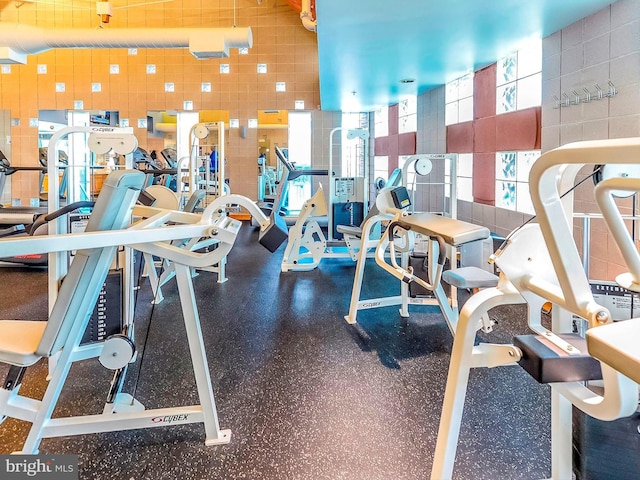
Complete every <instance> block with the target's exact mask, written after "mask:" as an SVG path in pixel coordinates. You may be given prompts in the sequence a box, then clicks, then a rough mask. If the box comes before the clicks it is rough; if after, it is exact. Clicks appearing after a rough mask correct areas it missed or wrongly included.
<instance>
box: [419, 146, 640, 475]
mask: <svg viewBox="0 0 640 480" xmlns="http://www.w3.org/2000/svg"><path fill="white" fill-rule="evenodd" d="M638 158H640V138H632V139H615V140H599V141H590V142H578V143H573V144H568V145H565V146H563V147H560V148H557V149H555V150H552V151H549V152H547V153H545V154H543V155H542V156H541V157H540V158H539V159H538V160H537V161H536V162H535V163H534V165H533V167H532V169H531V173H530V176H529V187H530V192H531V198H532V201H533V205H534V208H535V212H536V215H537V220H538V223H537V224H533V223H529V224H527V225H524V226H522V227H521V228H519V229H516V230H515V231H514V232H512V234H511V235H510V236H509V237H508V238H507V241H506V242H505V245H504V247H503V248H501V249H500V250H498V251H497V252H496V253H495V255H494V261H495V264H496V265H497V266H498V267H499V268H500V272H501V273H500V280H499V282H498V285H497V286H496V287H493V288H487V289H484V290H481V291H480V292H478V293H476V294H475V295H473V296H472V297H471V298H470V299H469V300H468V301H467V302H466V303H465V305H464V306H463V308H462V310H461V312H460V317H459V320H458V324H457V327H456V329H455V337H454V343H453V350H452V353H451V363H450V366H449V373H448V377H447V386H446V391H445V396H444V401H443V407H442V414H441V417H440V428H439V430H438V438H437V443H436V450H435V458H434V463H433V469H432V471H431V478H432V479H433V480H440V479H449V478H451V477H452V474H453V469H454V462H455V456H456V450H457V444H458V437H459V433H460V426H461V421H462V416H463V409H464V404H465V398H466V395H467V386H468V380H469V374H470V370H471V369H472V368H480V367H496V366H503V365H513V364H514V363H515V362H518V363H519V364H520V365H521V366H523V367H524V368H525V370H527V372H529V373H530V374H532V375H533V376H534V378H536V380H538V381H539V382H541V383H549V384H550V387H551V444H552V448H551V478H552V479H553V480H564V479H567V478H571V477H572V429H571V419H572V409H573V407H576V408H578V409H579V410H581V411H582V412H584V413H585V414H587V415H589V416H592V417H594V418H596V419H599V420H605V421H609V420H614V419H617V418H622V417H625V416H629V415H631V414H633V413H634V412H635V411H636V410H637V408H638V382H640V374H639V372H640V348H639V347H638V345H640V343H639V342H638V339H640V319H638V318H634V319H631V320H625V321H620V322H617V323H614V322H613V321H612V317H611V313H610V312H609V310H608V309H607V308H605V307H603V306H602V305H600V304H599V303H598V302H596V300H595V298H594V296H593V294H592V290H591V287H590V285H589V280H588V278H587V275H586V273H585V271H584V269H583V266H582V262H581V260H580V256H579V253H578V249H577V247H576V244H575V242H574V240H573V194H572V193H571V192H572V189H573V188H574V183H575V177H576V174H577V173H578V172H579V171H580V169H581V168H582V167H583V166H584V165H585V164H591V165H609V164H615V165H621V166H623V167H624V166H633V165H634V164H637V162H638ZM615 191H627V192H638V191H640V179H639V178H634V177H633V176H627V175H616V176H612V177H610V178H606V179H603V180H602V181H601V182H600V183H599V184H598V185H597V186H596V187H595V198H596V202H597V204H598V206H599V208H600V211H601V213H602V215H603V218H604V219H605V222H606V224H607V227H608V230H609V232H610V234H611V236H610V238H612V239H613V240H614V241H615V243H616V244H617V245H618V247H619V249H620V251H621V253H622V257H623V259H624V262H625V263H626V266H627V268H628V269H629V273H625V274H622V275H619V276H618V277H617V278H616V282H617V283H618V284H619V285H620V286H621V287H623V288H625V289H628V290H630V291H632V292H640V256H639V255H638V251H637V249H636V246H635V245H634V242H633V240H632V237H631V235H630V234H629V231H628V230H627V228H626V226H625V223H624V220H623V217H622V215H621V214H620V211H619V209H618V206H617V205H616V204H615V201H614V200H613V192H615ZM547 302H550V303H551V304H552V310H551V313H552V321H551V328H546V327H545V326H543V324H542V313H541V311H542V307H543V305H544V304H545V303H547ZM524 303H526V304H527V307H528V316H527V322H528V326H529V328H530V329H531V331H532V333H533V335H526V336H520V337H516V338H515V339H514V342H513V344H489V343H480V344H478V345H475V343H476V331H477V330H478V328H479V326H480V325H481V321H480V319H481V317H482V316H484V315H486V314H487V312H488V311H489V309H491V308H493V307H496V306H498V305H506V304H524ZM576 317H578V318H579V319H582V321H583V322H584V323H586V326H587V330H586V343H585V342H584V340H583V339H582V338H581V336H580V335H577V334H575V333H574V332H573V330H574V329H573V324H574V319H575V318H576ZM597 379H601V382H599V383H600V386H603V387H604V391H603V392H602V391H601V390H600V389H594V388H591V386H590V384H589V382H591V381H593V380H597ZM470 394H473V392H470ZM514 401H515V400H514Z"/></svg>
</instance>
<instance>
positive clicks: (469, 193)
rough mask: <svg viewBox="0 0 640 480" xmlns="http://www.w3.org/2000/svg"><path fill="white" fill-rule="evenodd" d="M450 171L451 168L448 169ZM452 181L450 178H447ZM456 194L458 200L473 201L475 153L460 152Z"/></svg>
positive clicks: (447, 180) (448, 181)
mask: <svg viewBox="0 0 640 480" xmlns="http://www.w3.org/2000/svg"><path fill="white" fill-rule="evenodd" d="M446 172H450V169H446ZM446 182H447V183H450V182H451V180H450V179H448V178H447V179H446ZM456 194H457V196H458V200H464V201H465V202H473V153H460V154H458V168H457V179H456Z"/></svg>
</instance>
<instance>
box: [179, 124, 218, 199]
mask: <svg viewBox="0 0 640 480" xmlns="http://www.w3.org/2000/svg"><path fill="white" fill-rule="evenodd" d="M224 128H225V127H224V122H222V121H221V122H200V123H196V124H194V125H193V126H192V127H191V129H190V130H189V147H190V152H189V159H188V163H187V170H188V175H189V188H188V189H187V193H188V195H187V196H190V195H192V194H193V192H194V191H195V190H197V189H199V188H200V186H201V185H202V186H204V187H205V190H206V191H207V196H213V197H214V198H218V197H221V196H223V195H226V194H228V193H230V191H229V188H228V186H227V187H226V188H225V186H226V184H225V182H224V179H225V161H224V159H225V144H226V141H225V129H224ZM212 133H215V134H216V135H217V141H218V143H211V144H209V143H207V144H204V143H202V142H203V141H204V140H206V139H207V138H209V135H211V134H212ZM214 145H215V146H216V147H217V151H218V169H217V174H218V179H212V178H211V172H210V171H209V162H208V160H209V156H208V155H205V154H204V153H203V154H202V155H200V147H201V146H208V147H213V146H214ZM200 160H204V161H205V164H206V167H205V168H204V172H199V168H200V166H199V164H198V162H199V161H200ZM186 161H187V159H186V158H181V159H180V161H179V162H178V179H177V186H178V192H179V193H180V194H181V195H182V192H183V191H184V182H183V178H182V177H183V176H182V174H181V172H182V171H183V170H182V166H183V164H184V163H185V162H186ZM201 173H202V175H200V174H201ZM219 183H221V184H222V189H220V188H219ZM209 187H212V189H210V188H209ZM208 203H209V202H208V201H205V204H208Z"/></svg>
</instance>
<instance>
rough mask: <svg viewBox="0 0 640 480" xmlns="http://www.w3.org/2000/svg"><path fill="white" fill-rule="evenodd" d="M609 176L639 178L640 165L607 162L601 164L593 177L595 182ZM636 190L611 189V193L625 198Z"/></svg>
mask: <svg viewBox="0 0 640 480" xmlns="http://www.w3.org/2000/svg"><path fill="white" fill-rule="evenodd" d="M609 178H640V165H630V164H626V165H622V164H615V163H607V164H605V165H602V168H601V169H600V174H599V175H597V178H596V179H595V181H596V183H597V182H601V181H602V180H607V179H609ZM635 193H636V192H629V191H626V190H613V191H612V192H611V194H612V195H613V196H614V197H619V198H626V197H630V196H632V195H634V194H635Z"/></svg>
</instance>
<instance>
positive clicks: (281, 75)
mask: <svg viewBox="0 0 640 480" xmlns="http://www.w3.org/2000/svg"><path fill="white" fill-rule="evenodd" d="M131 3H141V2H131ZM236 3H237V7H238V8H237V14H236V24H237V25H238V26H240V27H246V26H250V27H251V28H252V31H253V39H254V42H253V48H251V49H250V50H249V54H248V55H239V54H238V51H237V49H235V50H232V51H231V56H230V57H229V58H226V59H214V60H203V61H200V60H196V59H195V58H193V57H192V56H191V55H190V54H189V52H188V51H187V50H184V49H173V50H170V49H138V51H137V55H129V52H128V50H127V49H110V50H108V49H74V50H71V49H58V50H51V51H48V52H44V53H42V54H39V55H31V56H29V59H28V64H27V65H12V66H11V72H10V73H3V74H0V108H3V109H9V110H10V112H11V118H14V119H19V121H20V126H17V127H12V129H11V135H12V138H13V145H12V147H13V149H12V151H13V158H12V159H11V160H12V162H13V163H14V164H15V165H35V164H36V162H37V149H38V141H37V135H38V132H37V128H35V127H30V126H29V120H30V119H35V118H37V117H38V110H41V109H73V107H74V101H75V100H82V101H83V103H84V108H85V109H101V110H106V109H109V110H118V111H119V112H120V118H121V119H122V118H126V119H129V123H130V125H131V126H133V127H134V131H135V134H136V136H137V137H138V139H139V142H140V146H142V147H143V148H148V149H149V150H152V149H157V148H158V145H156V143H157V142H156V143H154V142H153V141H149V142H147V139H146V130H145V129H139V128H137V120H138V119H139V118H146V115H147V111H148V110H171V109H177V110H180V109H182V108H183V102H184V101H185V100H190V101H192V102H193V105H194V109H195V110H229V113H230V117H231V118H238V119H239V120H240V125H241V126H242V125H244V126H246V125H247V120H248V119H249V118H257V111H258V110H261V109H288V110H293V108H294V101H296V100H303V101H304V102H305V107H306V108H307V109H315V108H317V105H319V103H320V100H319V98H320V97H319V86H318V56H317V42H316V36H315V34H314V33H312V32H309V31H307V30H306V29H305V28H304V27H303V26H302V25H301V22H300V19H299V16H298V14H297V13H296V12H295V11H294V10H293V9H291V7H289V6H288V5H287V4H286V2H285V0H264V1H262V3H261V4H260V5H258V2H257V1H255V0H236ZM233 4H234V2H233V0H208V1H207V2H203V1H201V0H174V1H172V2H168V3H162V4H156V5H151V6H148V7H135V8H131V9H117V10H115V11H114V15H113V17H112V18H111V22H110V23H109V25H108V26H105V28H109V29H117V28H127V27H132V28H133V27H135V28H139V27H148V28H165V27H166V28H169V27H171V28H173V27H181V28H189V27H231V26H232V25H233ZM1 5H4V7H2V11H1V13H0V21H2V22H19V23H23V24H28V25H35V26H38V27H42V28H93V27H98V25H99V17H98V16H97V15H96V14H95V13H94V12H93V11H92V10H91V9H92V8H93V5H92V3H91V2H84V1H83V2H74V1H68V0H62V1H56V3H55V5H47V4H43V3H26V2H24V3H22V4H21V6H20V7H19V8H16V5H18V3H13V2H12V3H4V2H3V3H2V4H1ZM116 5H117V3H116ZM221 63H228V64H229V65H230V74H228V75H226V74H220V68H219V65H220V64H221ZM258 63H266V64H267V72H268V73H267V74H258V73H257V64H258ZM39 64H43V65H46V66H47V73H46V74H38V73H37V66H38V65H39ZM111 64H117V65H119V68H120V73H119V74H117V75H113V74H110V73H109V71H110V69H109V66H110V65H111ZM147 64H155V65H156V72H157V73H156V74H155V75H149V74H147V73H146V65H147ZM93 82H100V83H101V86H102V91H101V92H99V93H92V91H91V84H92V83H93ZM165 82H171V83H174V84H175V92H173V93H165V91H164V84H165ZM202 82H211V84H212V92H211V93H203V92H202V91H201V83H202ZM276 82H286V92H276V91H275V84H276ZM56 83H64V84H65V91H64V92H61V93H56ZM318 141H320V140H318ZM257 145H258V141H257V130H255V129H248V130H247V137H246V138H244V139H243V138H241V135H240V130H239V129H232V130H230V131H229V132H228V136H227V145H226V152H227V153H226V155H227V158H228V163H227V166H228V167H227V168H228V170H229V176H230V180H231V186H232V190H233V191H234V192H235V193H240V194H244V195H247V196H250V197H252V198H255V196H256V191H257V166H256V158H257ZM37 189H38V178H37V175H36V174H34V175H30V176H29V175H23V179H22V180H21V182H20V185H19V186H16V185H14V193H13V196H19V197H22V198H25V199H26V198H29V197H33V196H37Z"/></svg>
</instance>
